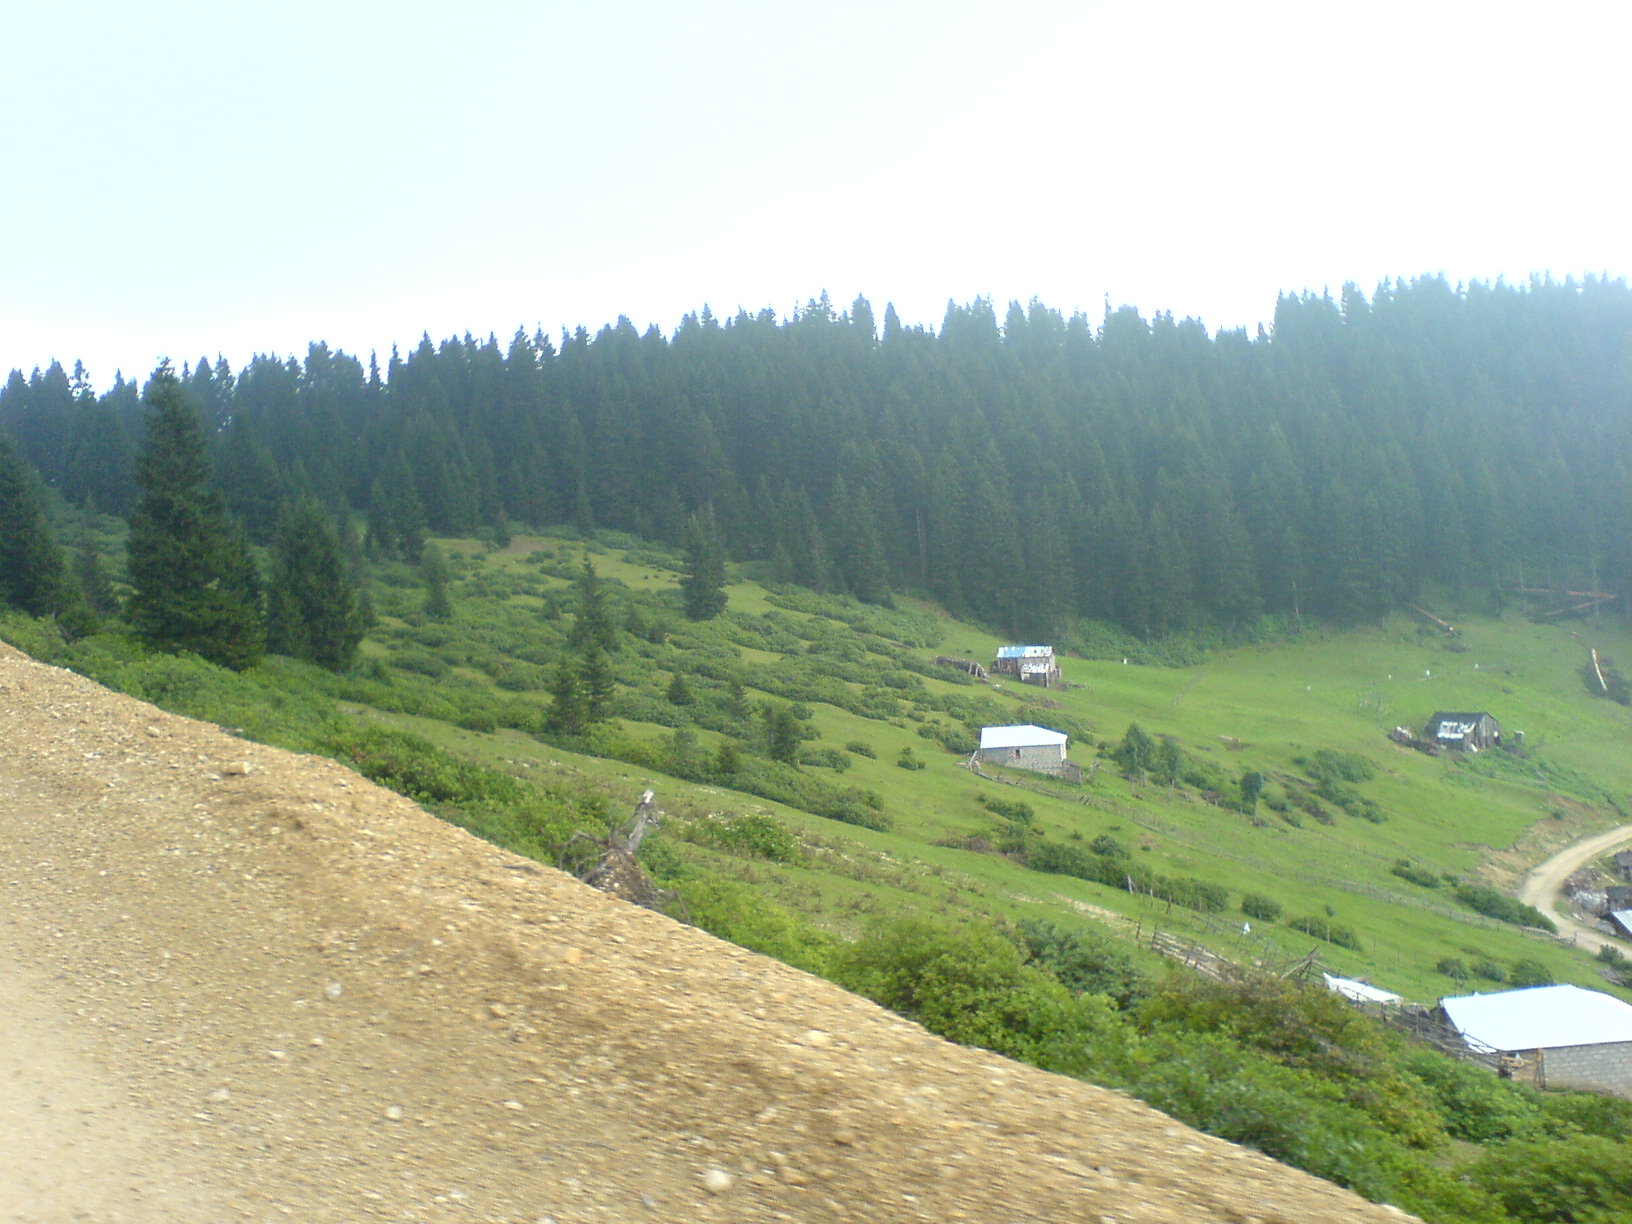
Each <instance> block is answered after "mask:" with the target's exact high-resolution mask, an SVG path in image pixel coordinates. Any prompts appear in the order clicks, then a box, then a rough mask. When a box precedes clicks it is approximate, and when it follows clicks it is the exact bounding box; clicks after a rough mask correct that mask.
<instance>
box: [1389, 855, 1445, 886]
mask: <svg viewBox="0 0 1632 1224" xmlns="http://www.w3.org/2000/svg"><path fill="white" fill-rule="evenodd" d="M1389 870H1390V871H1391V872H1393V873H1394V874H1395V875H1397V876H1399V877H1400V879H1402V880H1405V881H1407V882H1408V883H1411V884H1416V885H1419V886H1420V887H1422V888H1438V887H1439V885H1440V879H1439V876H1437V875H1436V874H1435V873H1434V872H1432V871H1430V870H1428V868H1426V867H1424V866H1423V865H1422V864H1421V863H1414V862H1412V861H1411V860H1410V859H1400V860H1399V861H1398V862H1396V863H1395V864H1394V866H1392V867H1390V868H1389Z"/></svg>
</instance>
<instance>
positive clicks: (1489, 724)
mask: <svg viewBox="0 0 1632 1224" xmlns="http://www.w3.org/2000/svg"><path fill="white" fill-rule="evenodd" d="M1422 736H1423V738H1424V739H1426V740H1428V741H1429V742H1430V743H1433V744H1438V745H1439V746H1440V747H1441V748H1449V749H1452V750H1455V751H1459V752H1483V751H1484V750H1485V749H1486V748H1498V747H1500V746H1501V743H1502V725H1501V724H1500V723H1499V722H1497V721H1496V720H1495V719H1494V718H1492V717H1491V716H1490V715H1489V714H1486V713H1483V712H1479V713H1474V714H1460V713H1446V712H1441V713H1438V714H1435V715H1434V716H1433V717H1432V718H1430V719H1429V720H1428V727H1427V729H1426V730H1425V731H1423V733H1422Z"/></svg>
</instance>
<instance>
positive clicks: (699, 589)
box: [680, 506, 726, 621]
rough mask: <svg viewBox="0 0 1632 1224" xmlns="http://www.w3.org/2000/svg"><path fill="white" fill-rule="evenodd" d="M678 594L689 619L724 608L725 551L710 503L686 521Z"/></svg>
mask: <svg viewBox="0 0 1632 1224" xmlns="http://www.w3.org/2000/svg"><path fill="white" fill-rule="evenodd" d="M680 594H681V597H682V599H683V600H684V602H685V608H686V617H687V619H689V620H694V621H706V620H713V619H714V618H715V617H716V616H718V615H719V614H720V613H721V612H724V611H725V603H726V595H725V550H724V549H723V548H722V547H721V546H720V532H719V526H718V524H716V523H715V521H714V508H713V507H712V506H705V507H704V508H703V509H701V510H699V511H697V512H695V513H694V514H692V516H691V519H690V521H689V522H688V523H687V524H686V545H685V571H684V572H683V573H682V574H681V575H680Z"/></svg>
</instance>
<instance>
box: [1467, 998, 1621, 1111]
mask: <svg viewBox="0 0 1632 1224" xmlns="http://www.w3.org/2000/svg"><path fill="white" fill-rule="evenodd" d="M1439 1011H1440V1013H1441V1014H1442V1016H1443V1018H1444V1019H1445V1020H1446V1021H1447V1022H1448V1023H1449V1024H1450V1025H1451V1026H1452V1027H1453V1028H1455V1029H1456V1031H1457V1032H1459V1033H1461V1034H1462V1040H1464V1041H1465V1042H1467V1043H1468V1045H1469V1046H1470V1047H1472V1048H1473V1049H1474V1050H1477V1051H1480V1052H1483V1053H1488V1052H1490V1051H1496V1052H1499V1053H1501V1054H1504V1055H1507V1056H1508V1058H1507V1065H1508V1067H1509V1068H1510V1069H1511V1071H1512V1074H1513V1078H1514V1079H1518V1080H1523V1081H1524V1082H1526V1083H1529V1084H1533V1085H1535V1086H1536V1087H1537V1088H1575V1089H1579V1090H1581V1091H1584V1092H1609V1093H1613V1094H1615V1095H1616V1096H1621V1097H1628V1098H1632V1004H1627V1003H1623V1002H1622V1001H1621V1000H1620V999H1617V998H1615V997H1614V996H1613V995H1607V994H1605V993H1603V992H1602V991H1599V990H1583V989H1582V988H1581V987H1579V986H1534V987H1531V988H1530V989H1528V990H1504V991H1500V992H1498V993H1496V994H1477V995H1463V996H1461V997H1459V998H1450V999H1441V1000H1440V1001H1439Z"/></svg>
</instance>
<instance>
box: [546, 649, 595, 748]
mask: <svg viewBox="0 0 1632 1224" xmlns="http://www.w3.org/2000/svg"><path fill="white" fill-rule="evenodd" d="M545 718H546V721H547V723H548V725H549V727H550V730H552V731H556V732H559V733H560V734H562V735H578V734H580V733H581V732H582V731H583V730H584V728H585V727H587V726H588V725H589V702H588V699H587V698H586V697H585V695H584V682H583V680H582V678H581V677H580V675H579V671H578V668H577V666H576V665H575V663H574V661H573V659H572V658H571V657H570V656H568V655H562V656H561V658H560V659H559V660H557V662H556V665H555V675H554V676H553V677H552V678H551V680H550V711H549V713H548V714H547V715H546V716H545Z"/></svg>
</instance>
